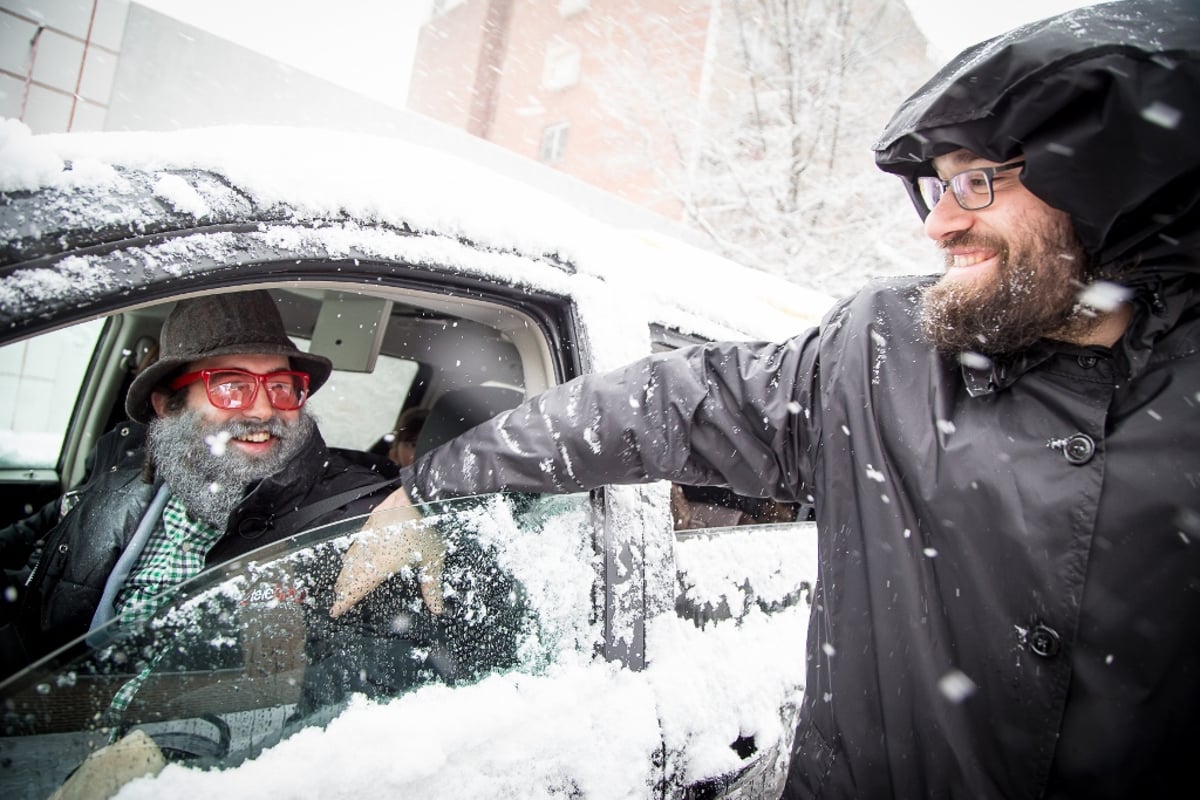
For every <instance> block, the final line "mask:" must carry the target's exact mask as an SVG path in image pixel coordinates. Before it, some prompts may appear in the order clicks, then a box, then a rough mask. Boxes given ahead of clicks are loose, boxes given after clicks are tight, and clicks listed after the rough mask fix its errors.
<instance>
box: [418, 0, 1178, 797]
mask: <svg viewBox="0 0 1200 800" xmlns="http://www.w3.org/2000/svg"><path fill="white" fill-rule="evenodd" d="M1198 17H1200V4H1198V3H1196V2H1194V0H1193V1H1192V2H1165V1H1163V0H1155V1H1154V2H1134V3H1116V4H1109V5H1104V6H1095V7H1091V8H1087V9H1083V10H1079V11H1075V12H1070V13H1068V14H1066V15H1063V16H1061V17H1058V18H1055V19H1053V20H1049V21H1046V22H1042V23H1036V24H1033V25H1030V26H1026V27H1024V28H1021V29H1018V30H1017V31H1016V32H1014V33H1011V34H1009V35H1006V36H1003V37H1000V38H998V39H996V40H993V41H991V42H987V43H984V44H982V45H980V46H977V47H975V48H973V49H971V50H969V51H967V52H966V53H964V54H963V55H962V56H960V57H959V58H958V59H957V60H955V61H954V62H953V63H951V64H950V65H948V66H947V67H946V68H945V69H944V70H943V71H942V72H941V73H939V74H938V75H937V76H936V77H935V78H934V79H932V80H931V81H930V82H929V84H928V85H927V86H925V87H924V88H923V89H921V90H920V91H919V92H918V93H917V94H916V95H915V96H914V97H913V98H912V99H911V100H909V101H908V102H907V103H906V104H905V105H904V106H903V107H902V108H901V109H900V110H899V111H898V112H897V114H896V116H895V118H894V120H893V121H892V123H891V124H890V125H889V126H888V128H887V130H886V131H885V134H884V137H883V138H882V140H881V142H880V143H879V145H878V146H877V151H878V156H877V157H878V161H879V163H880V165H881V166H882V167H883V168H884V169H886V170H889V171H893V172H896V173H899V174H901V175H902V176H905V177H906V178H911V177H912V176H913V175H916V174H920V172H921V171H922V170H928V169H930V166H929V161H930V159H932V158H933V157H934V156H936V155H938V154H940V153H944V152H949V151H951V150H954V149H957V148H959V147H967V148H969V149H971V150H973V151H975V152H976V153H977V154H979V155H981V156H984V157H986V158H989V159H993V160H997V161H1000V160H1005V159H1009V158H1011V157H1013V156H1016V155H1018V154H1022V155H1023V156H1024V158H1025V159H1026V161H1027V168H1026V170H1025V172H1024V175H1023V180H1024V181H1025V183H1026V185H1027V186H1028V188H1029V189H1030V190H1031V191H1033V192H1034V193H1035V194H1037V195H1038V196H1040V197H1041V198H1042V199H1043V200H1044V201H1046V202H1047V203H1049V204H1050V205H1052V206H1055V207H1057V208H1060V209H1062V210H1065V211H1067V212H1069V214H1070V215H1071V218H1072V221H1073V222H1074V225H1075V228H1076V231H1077V233H1078V235H1079V237H1080V239H1081V241H1082V242H1083V243H1084V245H1085V247H1086V249H1087V251H1088V252H1089V254H1091V255H1092V256H1093V257H1095V258H1096V259H1097V260H1098V262H1099V263H1100V264H1101V265H1115V264H1123V265H1126V266H1131V267H1132V269H1133V272H1132V273H1130V274H1129V276H1128V277H1127V278H1126V279H1125V283H1126V284H1127V285H1128V286H1129V287H1130V288H1131V289H1132V290H1133V291H1134V296H1133V299H1132V303H1133V306H1134V309H1135V313H1134V318H1133V321H1132V323H1131V325H1130V327H1129V329H1128V330H1127V332H1126V334H1125V336H1124V338H1123V339H1122V340H1121V341H1120V342H1119V343H1118V344H1117V345H1116V346H1115V347H1113V348H1105V347H1079V346H1074V345H1068V344H1063V343H1060V342H1052V341H1046V340H1043V341H1041V342H1038V343H1037V344H1035V345H1034V346H1032V347H1030V348H1028V349H1027V350H1026V351H1023V352H1019V353H1015V354H1013V355H1011V356H1010V357H1007V358H999V359H994V360H993V361H992V362H991V364H990V365H987V366H982V367H980V366H971V365H970V364H966V365H964V364H960V363H959V361H958V359H955V358H951V357H944V356H941V355H939V354H938V353H937V352H936V351H934V350H933V349H932V348H931V347H930V346H929V345H928V344H926V343H925V342H924V341H922V338H921V336H920V334H919V332H918V329H917V326H916V323H915V321H914V317H915V312H916V310H917V307H918V304H919V302H920V292H921V288H922V287H923V286H924V285H926V284H927V283H929V282H931V281H932V280H934V278H922V279H911V280H900V281H893V282H890V283H888V284H885V285H882V286H876V287H873V288H870V289H868V290H866V291H864V292H862V293H860V294H858V295H857V296H855V297H852V298H850V299H849V300H847V301H845V302H843V303H841V304H840V305H838V306H837V307H836V308H835V309H834V310H833V311H832V312H831V313H830V314H829V315H828V316H827V318H826V319H825V320H824V322H823V324H822V325H821V326H820V328H819V329H817V330H812V331H809V332H808V333H805V334H803V335H801V336H798V337H796V338H794V339H792V340H790V341H787V342H784V343H782V344H746V343H737V344H712V345H707V346H700V347H696V348H692V349H687V350H681V351H677V352H675V353H671V354H666V355H659V356H655V357H652V358H649V359H646V360H643V361H640V362H637V363H635V364H633V365H631V366H629V367H627V368H625V369H623V370H618V371H616V372H613V373H610V374H607V375H601V376H584V377H582V378H580V379H578V380H576V381H574V382H571V383H568V384H565V385H564V386H561V387H558V388H556V389H553V390H551V391H549V392H547V393H545V394H544V395H541V396H540V397H537V398H534V399H533V400H531V401H529V402H528V403H526V404H525V405H523V406H520V407H518V408H517V409H515V410H514V411H512V412H510V413H508V414H507V415H502V416H500V417H498V418H497V419H496V420H494V421H492V422H491V423H487V424H485V425H483V426H480V427H478V428H476V429H474V431H472V432H470V433H468V434H466V435H465V436H463V437H460V438H459V439H457V440H455V441H453V442H451V443H449V444H448V445H446V446H445V447H443V448H440V449H439V450H436V451H434V452H432V453H431V454H429V455H427V456H425V457H423V458H421V459H418V461H417V462H416V463H415V464H414V465H413V467H412V468H410V469H409V470H408V471H406V472H405V473H404V477H405V484H406V485H407V486H408V487H409V489H410V491H411V492H412V494H413V495H414V496H415V497H416V498H417V499H421V500H429V499H434V498H438V497H445V496H450V495H465V494H473V493H476V492H479V491H486V490H496V489H513V490H523V491H555V490H557V491H579V490H581V489H586V488H591V487H596V486H598V485H601V484H604V483H623V482H624V483H628V482H641V481H645V480H648V479H669V480H674V481H680V482H684V483H692V484H720V485H725V486H728V487H731V488H732V489H733V490H735V491H736V492H739V493H742V494H752V495H765V496H770V497H774V498H776V499H779V500H787V501H800V502H811V501H814V500H815V503H816V508H817V523H818V529H819V536H820V548H819V551H820V574H819V576H818V582H817V586H816V590H815V592H814V602H813V610H812V616H811V622H810V627H809V635H808V682H807V686H806V694H805V704H804V709H803V713H802V720H801V723H800V728H799V730H798V732H797V737H796V744H795V751H794V757H793V761H792V765H791V772H790V775H789V781H788V788H787V793H786V796H788V797H826V798H860V799H863V800H874V799H875V798H899V799H901V800H909V799H910V798H919V797H928V798H962V799H963V800H981V799H982V798H1008V799H1009V800H1016V799H1018V798H1031V799H1032V798H1043V797H1046V798H1057V797H1074V798H1092V799H1094V798H1128V797H1154V798H1166V797H1183V796H1188V797H1190V796H1194V795H1195V793H1196V788H1195V778H1194V776H1193V773H1194V765H1193V764H1192V762H1191V756H1192V755H1193V751H1194V749H1195V746H1196V743H1197V742H1200V302H1198V301H1200V294H1198V292H1200V279H1198V278H1200V276H1198V272H1200V269H1198V267H1200V255H1198V252H1197V251H1198V242H1200V200H1198V198H1200V169H1198V168H1200V20H1198ZM970 363H971V364H974V363H975V362H970Z"/></svg>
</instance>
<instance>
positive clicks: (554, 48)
mask: <svg viewBox="0 0 1200 800" xmlns="http://www.w3.org/2000/svg"><path fill="white" fill-rule="evenodd" d="M582 60H583V53H582V51H580V49H579V45H577V44H571V43H570V42H554V43H553V44H551V45H550V46H549V47H548V48H546V63H545V64H544V65H543V66H542V86H543V87H544V88H546V89H550V90H557V89H566V88H567V87H568V86H574V85H575V84H577V83H579V65H580V62H581V61H582Z"/></svg>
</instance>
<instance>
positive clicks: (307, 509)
mask: <svg viewBox="0 0 1200 800" xmlns="http://www.w3.org/2000/svg"><path fill="white" fill-rule="evenodd" d="M399 483H400V478H399V476H397V477H395V478H388V479H387V480H385V481H380V482H379V483H371V484H368V485H366V486H359V487H358V488H356V489H350V490H349V491H345V492H341V493H340V494H335V495H333V496H332V497H326V498H324V499H323V500H318V501H317V502H315V503H312V504H310V505H307V506H303V507H302V508H298V509H296V510H295V511H294V512H292V513H291V514H289V515H288V516H286V517H283V518H281V519H280V520H279V521H280V522H282V521H284V520H286V521H287V523H288V527H289V528H291V529H292V530H294V531H296V532H297V533H299V532H300V531H302V530H303V529H304V527H305V526H306V525H308V524H309V523H310V522H312V521H313V520H315V519H318V518H320V517H323V516H325V515H326V514H328V513H330V512H332V511H337V510H338V509H339V508H341V507H342V506H344V505H346V504H347V503H353V502H354V501H355V500H358V499H359V498H360V497H366V496H367V495H369V494H374V493H375V492H377V491H379V490H380V489H383V488H385V487H387V486H391V485H393V484H399Z"/></svg>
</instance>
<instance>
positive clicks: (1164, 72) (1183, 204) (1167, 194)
mask: <svg viewBox="0 0 1200 800" xmlns="http://www.w3.org/2000/svg"><path fill="white" fill-rule="evenodd" d="M959 148H966V149H968V150H971V151H973V152H974V153H976V154H978V155H980V156H982V157H983V158H987V159H989V160H993V161H1005V160H1008V159H1011V158H1013V157H1015V156H1017V155H1023V156H1024V158H1025V161H1026V168H1025V170H1024V171H1023V174H1022V180H1023V182H1024V183H1025V185H1026V186H1027V187H1028V188H1029V190H1030V191H1031V192H1033V193H1034V194H1035V195H1037V196H1038V197H1039V198H1041V199H1042V200H1043V201H1045V202H1046V203H1048V204H1049V205H1051V206H1053V207H1054V208H1058V209H1061V210H1064V211H1066V212H1067V213H1069V214H1070V215H1071V218H1072V221H1073V223H1074V227H1075V232H1076V234H1077V235H1078V237H1079V239H1080V241H1081V242H1082V243H1083V246H1084V247H1085V248H1086V250H1087V251H1088V253H1089V254H1091V255H1092V256H1093V257H1095V258H1096V259H1097V261H1098V263H1099V264H1101V265H1108V264H1112V263H1114V262H1128V261H1134V260H1136V261H1137V262H1138V263H1139V264H1143V265H1147V266H1148V265H1149V264H1155V265H1157V266H1156V267H1155V268H1154V270H1153V271H1154V273H1155V274H1156V275H1157V276H1158V277H1159V279H1169V278H1171V277H1174V276H1176V275H1178V274H1180V273H1183V274H1188V273H1190V274H1196V273H1198V272H1200V259H1198V257H1197V253H1198V251H1200V0H1128V1H1127V2H1115V3H1104V4H1101V5H1096V6H1090V7H1087V8H1082V9H1078V10H1075V11H1070V12H1067V13H1065V14H1061V15H1059V16H1056V17H1052V18H1049V19H1046V20H1042V21H1040V22H1034V23H1030V24H1028V25H1025V26H1022V27H1020V28H1016V29H1014V30H1012V31H1010V32H1008V33H1006V34H1003V35H1001V36H998V37H996V38H994V39H990V40H988V41H985V42H981V43H979V44H977V45H974V46H973V47H970V48H968V49H967V50H965V51H963V52H962V53H961V54H959V56H958V57H957V58H955V59H954V60H953V61H951V62H950V63H949V64H947V65H946V66H945V67H944V68H943V69H942V70H941V71H940V72H938V73H937V74H936V75H935V76H934V77H933V78H932V79H931V80H930V81H929V82H928V83H926V84H925V85H924V86H923V87H921V89H919V90H918V91H917V92H916V93H915V94H914V95H913V96H912V97H910V98H909V99H908V100H906V101H905V102H904V103H903V104H902V105H901V106H900V108H899V109H898V110H897V111H896V113H895V115H894V116H893V117H892V119H891V121H890V122H889V123H888V124H887V126H886V128H885V129H884V131H883V134H882V135H881V136H880V138H879V141H878V142H876V144H875V145H874V150H875V160H876V163H877V164H878V166H879V167H880V169H883V170H884V171H886V172H892V173H895V174H897V175H900V176H902V177H903V178H905V181H906V184H907V185H908V186H909V187H910V194H911V193H912V191H913V189H912V187H913V183H914V179H915V178H916V176H918V175H929V174H933V173H932V164H931V161H932V159H933V158H935V157H936V156H939V155H942V154H944V153H948V152H951V151H953V150H957V149H959ZM914 203H915V204H917V208H918V212H919V213H920V214H921V216H922V217H924V216H926V215H927V213H928V212H927V211H926V210H925V209H924V206H923V204H921V203H920V202H919V199H918V198H917V197H914ZM1142 271H1143V272H1145V271H1146V270H1144V269H1143V270H1142Z"/></svg>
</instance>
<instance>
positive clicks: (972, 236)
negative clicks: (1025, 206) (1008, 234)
mask: <svg viewBox="0 0 1200 800" xmlns="http://www.w3.org/2000/svg"><path fill="white" fill-rule="evenodd" d="M937 246H938V247H939V248H940V249H942V250H950V249H953V248H955V247H979V248H987V249H990V250H995V251H997V252H1003V251H1006V250H1007V249H1008V242H1006V241H1005V240H1004V239H1002V238H1000V237H999V236H987V235H986V234H982V233H972V232H971V231H958V232H957V233H952V234H950V235H949V236H947V237H946V238H945V239H939V240H938V242H937Z"/></svg>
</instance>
